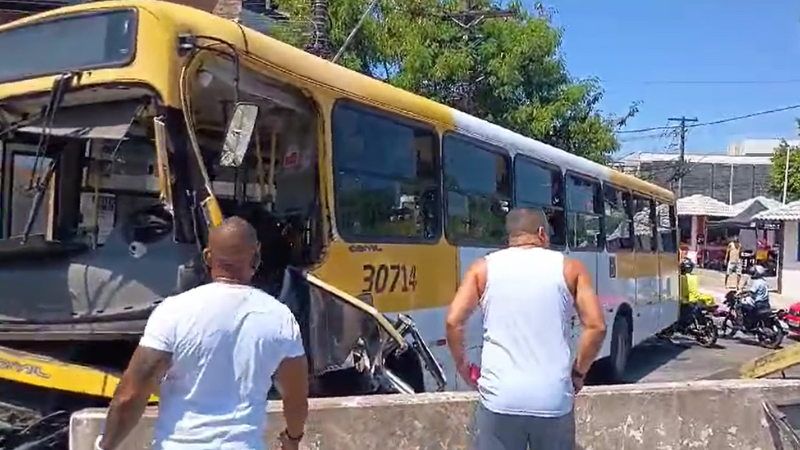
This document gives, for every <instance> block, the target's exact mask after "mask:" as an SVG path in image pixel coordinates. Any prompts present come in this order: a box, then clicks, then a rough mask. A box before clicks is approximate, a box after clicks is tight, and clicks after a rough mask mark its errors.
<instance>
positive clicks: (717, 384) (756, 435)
mask: <svg viewBox="0 0 800 450" xmlns="http://www.w3.org/2000/svg"><path fill="white" fill-rule="evenodd" d="M764 400H771V401H774V402H776V403H778V404H785V403H791V402H792V401H793V400H798V404H800V381H790V380H754V381H744V380H727V381H694V382H679V383H657V384H634V385H618V386H599V387H588V388H586V389H585V390H584V391H583V392H582V393H581V394H580V395H579V396H578V397H577V401H576V421H577V426H578V442H579V444H580V446H581V448H583V449H584V450H618V449H626V450H645V449H647V450H652V449H665V450H666V449H669V450H681V449H690V448H705V449H723V448H725V449H728V448H741V449H748V450H755V449H760V450H768V449H772V448H779V447H776V444H775V442H777V441H776V439H779V438H778V436H777V434H776V430H774V429H771V428H770V426H769V424H768V422H767V420H766V417H765V414H764V411H763V407H762V403H763V401H764ZM476 401H477V395H476V394H475V393H471V392H470V393H467V392H452V393H436V394H418V395H382V396H365V397H344V398H327V399H314V400H312V401H311V404H310V415H309V421H308V427H307V431H306V445H307V448H314V449H319V450H350V449H355V448H358V449H359V450H370V449H376V450H384V449H386V448H392V449H396V450H412V449H414V450H428V449H431V450H432V449H437V450H439V449H466V448H468V446H469V443H470V421H471V416H472V411H473V409H474V405H475V402H476ZM786 408H789V407H788V406H787V407H786ZM789 409H791V408H789ZM280 410H281V405H280V402H271V403H270V405H269V408H268V413H267V415H268V417H269V419H268V420H269V426H268V430H267V435H266V436H265V439H266V440H267V443H269V444H271V443H272V442H273V441H274V436H275V435H276V433H277V432H278V431H279V430H282V429H283V420H282V416H281V413H280ZM787 411H788V412H787V414H788V415H790V416H791V415H792V414H796V416H797V417H798V418H800V407H798V410H797V412H796V413H795V412H793V411H794V410H792V411H789V410H787ZM105 414H106V410H105V409H86V410H82V411H78V412H76V413H75V414H73V417H72V420H71V423H70V449H71V450H92V449H93V444H94V439H95V438H96V436H97V435H98V434H99V432H100V430H101V427H102V422H103V420H104V419H105ZM156 416H157V409H156V408H148V410H147V412H146V413H145V417H144V418H143V419H142V421H141V422H140V424H139V425H138V426H137V428H136V429H135V430H134V432H133V433H132V434H131V436H130V437H129V438H128V439H127V440H126V441H125V442H124V443H123V445H122V447H121V450H134V449H136V450H140V449H149V448H151V447H152V430H153V423H154V420H155V418H156Z"/></svg>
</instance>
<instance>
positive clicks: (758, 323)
mask: <svg viewBox="0 0 800 450" xmlns="http://www.w3.org/2000/svg"><path fill="white" fill-rule="evenodd" d="M747 295H749V294H748V293H746V292H742V291H729V292H728V293H727V294H726V295H725V301H724V302H723V303H724V304H725V306H726V307H727V310H725V311H724V312H723V313H722V314H721V319H722V320H721V323H720V325H719V334H720V336H722V337H724V338H726V339H732V338H733V337H734V336H736V333H739V332H742V333H744V334H748V335H751V336H754V337H755V338H756V339H758V343H759V345H761V346H762V347H765V348H768V349H776V348H778V347H780V346H781V342H783V338H784V337H786V334H787V333H788V331H789V326H788V325H787V324H786V321H785V320H783V319H782V318H781V315H782V312H781V311H765V312H751V313H750V314H751V315H756V314H757V316H756V317H748V318H747V320H745V314H744V308H743V303H742V298H744V297H745V296H747Z"/></svg>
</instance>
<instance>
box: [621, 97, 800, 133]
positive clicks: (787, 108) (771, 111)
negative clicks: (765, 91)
mask: <svg viewBox="0 0 800 450" xmlns="http://www.w3.org/2000/svg"><path fill="white" fill-rule="evenodd" d="M798 108H800V104H797V105H791V106H784V107H783V108H775V109H769V110H766V111H759V112H755V113H751V114H745V115H743V116H735V117H727V118H725V119H718V120H712V121H710V122H701V123H693V124H691V125H686V128H697V127H707V126H711V125H719V124H723V123H728V122H736V121H738V120H744V119H750V118H751V117H758V116H765V115H767V114H775V113H779V112H784V111H790V110H793V109H798ZM677 128H680V126H679V125H676V126H665V127H650V128H638V129H635V130H620V131H617V133H618V134H631V133H648V132H651V131H661V130H674V129H677Z"/></svg>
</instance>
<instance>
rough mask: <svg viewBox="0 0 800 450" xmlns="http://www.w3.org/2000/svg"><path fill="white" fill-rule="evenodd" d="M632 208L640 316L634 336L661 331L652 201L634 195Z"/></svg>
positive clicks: (637, 304)
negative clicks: (659, 325)
mask: <svg viewBox="0 0 800 450" xmlns="http://www.w3.org/2000/svg"><path fill="white" fill-rule="evenodd" d="M633 211H634V215H633V222H634V224H633V226H634V235H635V242H634V247H635V251H636V255H635V264H636V316H637V318H638V319H639V320H638V322H637V324H636V326H635V327H634V330H635V332H636V334H637V336H652V335H654V334H655V333H657V332H658V331H660V330H658V329H657V328H659V327H658V325H657V324H658V318H659V317H660V316H661V310H660V308H661V298H660V288H659V281H658V280H659V261H658V249H657V245H656V244H657V242H656V227H655V220H654V217H655V202H653V200H652V199H651V198H648V197H645V196H644V195H641V194H633ZM635 342H638V340H635Z"/></svg>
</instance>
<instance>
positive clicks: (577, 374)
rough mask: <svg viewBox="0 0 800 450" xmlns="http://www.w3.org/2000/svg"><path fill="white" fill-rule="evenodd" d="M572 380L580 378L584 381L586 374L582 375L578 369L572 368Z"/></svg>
mask: <svg viewBox="0 0 800 450" xmlns="http://www.w3.org/2000/svg"><path fill="white" fill-rule="evenodd" d="M572 378H580V379H581V380H582V379H584V378H586V374H585V373H580V372H579V371H578V369H576V368H574V367H573V368H572Z"/></svg>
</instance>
